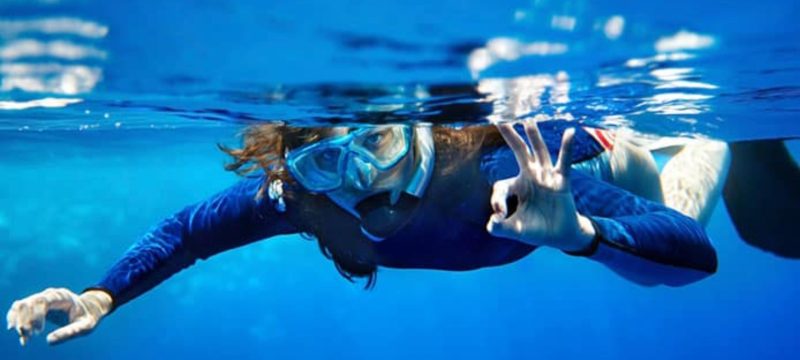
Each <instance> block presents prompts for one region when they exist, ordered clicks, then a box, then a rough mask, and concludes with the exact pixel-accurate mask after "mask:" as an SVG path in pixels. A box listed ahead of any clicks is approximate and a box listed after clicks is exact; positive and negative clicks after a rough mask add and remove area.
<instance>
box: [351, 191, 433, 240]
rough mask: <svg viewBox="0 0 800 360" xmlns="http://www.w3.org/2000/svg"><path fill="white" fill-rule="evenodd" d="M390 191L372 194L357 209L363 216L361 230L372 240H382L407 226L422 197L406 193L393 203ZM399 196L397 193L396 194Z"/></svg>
mask: <svg viewBox="0 0 800 360" xmlns="http://www.w3.org/2000/svg"><path fill="white" fill-rule="evenodd" d="M392 195H393V194H391V193H390V192H382V193H379V194H376V195H373V196H370V197H368V198H366V199H364V200H363V201H361V202H360V203H359V204H358V205H356V209H355V210H356V211H357V212H358V214H359V216H360V217H361V232H363V233H364V235H366V236H367V237H369V238H370V240H372V241H381V240H383V239H385V238H387V237H389V236H392V235H393V234H394V233H395V232H397V231H398V230H400V229H401V228H402V227H403V226H405V225H406V224H407V223H408V222H409V221H410V220H411V219H412V217H413V216H412V215H413V214H414V212H415V210H416V209H417V208H418V205H419V201H420V199H419V198H417V197H414V196H411V195H408V194H405V193H401V194H400V195H399V199H397V200H396V202H395V203H394V204H392V200H393V199H392V197H393V196H392ZM394 196H397V195H394Z"/></svg>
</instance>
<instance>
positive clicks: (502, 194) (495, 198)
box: [490, 178, 514, 219]
mask: <svg viewBox="0 0 800 360" xmlns="http://www.w3.org/2000/svg"><path fill="white" fill-rule="evenodd" d="M513 182H514V178H510V179H505V180H500V181H497V182H495V183H494V186H493V189H492V197H491V199H490V202H491V204H492V211H493V215H492V216H499V217H500V218H501V219H505V218H506V216H508V205H507V204H506V199H508V194H509V192H510V189H511V184H512V183H513Z"/></svg>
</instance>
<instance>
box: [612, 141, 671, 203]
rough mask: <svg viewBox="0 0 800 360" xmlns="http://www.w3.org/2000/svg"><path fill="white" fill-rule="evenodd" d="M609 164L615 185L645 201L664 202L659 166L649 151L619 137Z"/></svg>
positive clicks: (615, 142)
mask: <svg viewBox="0 0 800 360" xmlns="http://www.w3.org/2000/svg"><path fill="white" fill-rule="evenodd" d="M609 163H610V166H611V178H612V179H611V182H612V183H613V184H614V185H616V186H619V187H621V188H623V189H625V190H628V191H630V192H632V193H634V194H636V195H639V196H641V197H643V198H645V199H648V200H652V201H656V202H659V203H663V202H664V196H663V193H662V189H661V180H660V178H659V173H658V166H657V165H656V161H655V159H654V158H653V154H651V153H650V151H649V150H647V149H646V148H644V147H641V146H638V145H635V144H634V143H632V142H630V141H628V140H626V139H625V138H622V137H617V139H616V140H615V141H614V149H613V150H611V157H610V158H609Z"/></svg>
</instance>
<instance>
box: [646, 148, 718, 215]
mask: <svg viewBox="0 0 800 360" xmlns="http://www.w3.org/2000/svg"><path fill="white" fill-rule="evenodd" d="M729 165H730V152H729V150H728V145H727V144H726V143H724V142H721V141H715V140H694V141H691V142H690V143H688V144H686V145H685V146H684V147H683V149H681V150H680V151H679V152H678V153H677V154H675V156H673V157H672V159H670V160H669V161H668V162H667V163H666V165H664V169H663V170H662V171H661V188H662V190H663V193H664V204H665V205H667V206H669V207H671V208H673V209H675V210H677V211H679V212H681V213H683V214H684V215H687V216H689V217H692V218H694V219H696V220H697V221H699V222H700V223H701V224H703V225H705V224H706V223H707V222H708V218H709V217H710V216H711V213H712V211H713V210H714V207H715V206H716V204H717V201H719V196H720V193H721V190H722V186H723V185H724V182H723V180H724V179H725V176H726V175H727V173H728V166H729Z"/></svg>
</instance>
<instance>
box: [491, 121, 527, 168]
mask: <svg viewBox="0 0 800 360" xmlns="http://www.w3.org/2000/svg"><path fill="white" fill-rule="evenodd" d="M497 129H498V130H500V135H502V136H503V139H504V140H505V141H506V143H507V144H508V146H509V147H510V148H511V151H513V152H514V157H515V158H516V159H517V165H519V168H520V170H522V169H525V168H527V166H528V161H530V160H531V154H530V152H529V151H528V145H526V144H525V140H522V137H521V136H519V134H518V133H517V131H516V130H514V125H513V124H510V123H503V124H497Z"/></svg>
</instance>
